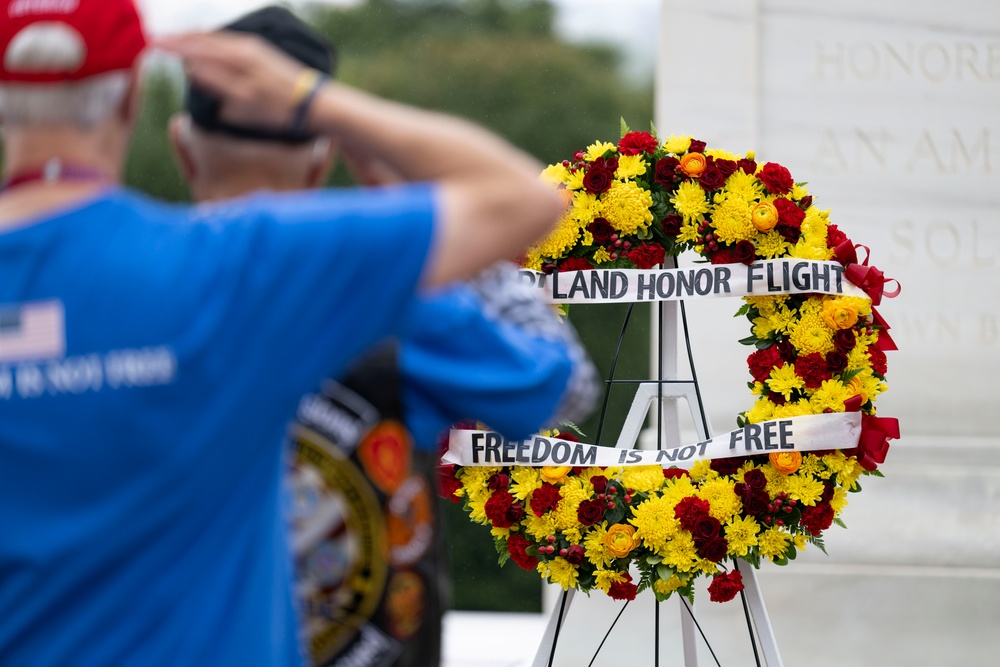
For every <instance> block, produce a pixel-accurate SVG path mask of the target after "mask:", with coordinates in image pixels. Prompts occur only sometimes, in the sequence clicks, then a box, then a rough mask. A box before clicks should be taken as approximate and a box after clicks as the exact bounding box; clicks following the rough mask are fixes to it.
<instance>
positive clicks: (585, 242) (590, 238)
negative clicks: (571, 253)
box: [580, 229, 594, 248]
mask: <svg viewBox="0 0 1000 667" xmlns="http://www.w3.org/2000/svg"><path fill="white" fill-rule="evenodd" d="M580 245H581V246H583V247H584V248H588V247H590V246H592V245H594V235H593V234H591V233H590V232H589V231H587V230H586V229H584V230H582V235H581V237H580Z"/></svg>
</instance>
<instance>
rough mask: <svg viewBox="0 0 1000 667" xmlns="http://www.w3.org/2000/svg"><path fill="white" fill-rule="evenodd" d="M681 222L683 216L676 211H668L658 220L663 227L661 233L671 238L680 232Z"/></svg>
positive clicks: (682, 221)
mask: <svg viewBox="0 0 1000 667" xmlns="http://www.w3.org/2000/svg"><path fill="white" fill-rule="evenodd" d="M683 223H684V218H682V217H681V216H679V215H677V214H676V213H668V214H667V215H666V217H664V218H663V219H662V220H660V226H661V227H663V233H664V234H666V235H667V236H669V237H671V238H675V237H676V236H677V235H678V234H680V233H681V225H682V224H683Z"/></svg>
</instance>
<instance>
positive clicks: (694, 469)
mask: <svg viewBox="0 0 1000 667" xmlns="http://www.w3.org/2000/svg"><path fill="white" fill-rule="evenodd" d="M688 475H690V476H691V479H693V480H695V481H696V482H700V481H701V480H703V479H708V478H709V477H718V476H719V473H717V472H715V471H714V470H712V462H711V461H709V460H706V459H702V460H700V461H695V462H694V465H692V466H691V469H690V470H688Z"/></svg>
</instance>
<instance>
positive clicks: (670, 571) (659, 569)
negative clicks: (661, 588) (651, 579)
mask: <svg viewBox="0 0 1000 667" xmlns="http://www.w3.org/2000/svg"><path fill="white" fill-rule="evenodd" d="M656 576H657V577H659V578H660V579H663V580H664V581H666V580H667V579H669V578H670V577H672V576H674V568H672V567H670V566H669V565H662V564H661V565H657V566H656Z"/></svg>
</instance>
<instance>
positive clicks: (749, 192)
mask: <svg viewBox="0 0 1000 667" xmlns="http://www.w3.org/2000/svg"><path fill="white" fill-rule="evenodd" d="M721 192H722V195H723V196H725V197H727V198H736V199H739V200H741V201H745V202H751V203H752V202H755V201H757V200H759V199H761V195H762V194H763V193H764V186H763V185H761V183H760V181H758V180H757V177H756V176H754V175H753V174H746V173H744V172H743V170H742V169H741V170H739V171H737V172H736V173H734V174H733V175H732V176H730V177H729V178H727V179H726V185H725V186H724V187H723V188H722V191H721ZM773 199H774V197H765V198H764V201H771V200H773Z"/></svg>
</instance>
